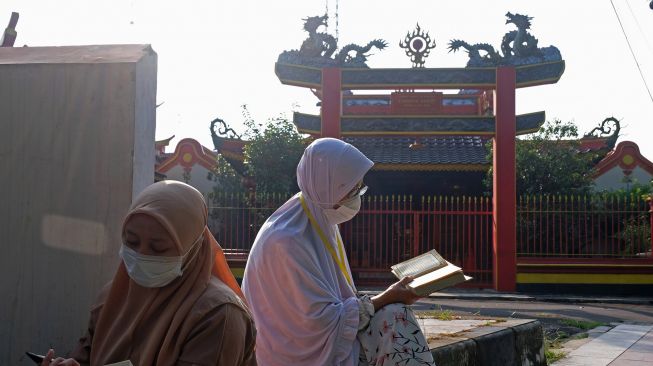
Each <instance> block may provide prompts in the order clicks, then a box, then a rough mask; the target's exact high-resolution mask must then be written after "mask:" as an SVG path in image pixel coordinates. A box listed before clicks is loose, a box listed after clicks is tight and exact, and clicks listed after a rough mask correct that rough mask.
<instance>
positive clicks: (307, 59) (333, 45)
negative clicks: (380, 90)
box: [278, 15, 388, 68]
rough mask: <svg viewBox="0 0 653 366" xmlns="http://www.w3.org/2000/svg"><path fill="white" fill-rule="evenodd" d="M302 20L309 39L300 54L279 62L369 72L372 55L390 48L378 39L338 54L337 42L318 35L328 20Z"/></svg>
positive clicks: (285, 56) (283, 55) (290, 53)
mask: <svg viewBox="0 0 653 366" xmlns="http://www.w3.org/2000/svg"><path fill="white" fill-rule="evenodd" d="M303 20H304V30H305V31H306V32H308V38H306V39H305V40H304V42H302V45H301V47H300V48H299V50H290V51H284V52H282V53H281V54H280V55H279V59H278V61H279V62H281V63H289V64H298V65H306V66H316V67H358V68H366V67H367V64H366V62H367V57H368V56H369V52H370V51H371V50H372V49H373V48H377V49H379V50H382V49H384V48H386V47H387V45H388V44H387V43H386V42H385V41H384V40H382V39H375V40H372V41H370V42H368V43H367V44H366V45H365V46H360V45H357V44H353V43H352V44H348V45H346V46H344V47H342V48H341V49H340V51H339V52H338V53H335V52H336V50H337V48H338V44H337V40H336V39H335V38H334V37H333V36H332V35H330V34H328V33H326V32H319V31H318V29H319V28H320V27H326V25H327V20H328V16H327V15H322V16H313V17H308V18H304V19H303Z"/></svg>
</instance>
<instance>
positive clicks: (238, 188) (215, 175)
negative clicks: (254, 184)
mask: <svg viewBox="0 0 653 366" xmlns="http://www.w3.org/2000/svg"><path fill="white" fill-rule="evenodd" d="M207 178H208V179H209V180H212V181H214V182H215V183H216V184H215V187H214V188H213V191H214V195H215V194H217V192H218V191H219V192H232V193H240V192H244V191H245V188H244V187H243V184H242V180H243V178H242V177H241V176H240V174H238V172H236V170H234V168H233V167H232V166H231V165H230V164H229V162H228V161H227V160H226V159H225V158H224V157H223V156H222V155H218V160H217V164H216V167H215V169H214V170H213V171H212V172H210V173H209V175H208V177H207Z"/></svg>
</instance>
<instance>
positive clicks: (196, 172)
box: [165, 164, 216, 197]
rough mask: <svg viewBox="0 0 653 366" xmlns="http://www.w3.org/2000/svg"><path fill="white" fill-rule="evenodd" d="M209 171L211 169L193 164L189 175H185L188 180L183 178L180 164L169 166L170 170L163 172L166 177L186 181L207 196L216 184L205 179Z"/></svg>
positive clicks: (182, 169)
mask: <svg viewBox="0 0 653 366" xmlns="http://www.w3.org/2000/svg"><path fill="white" fill-rule="evenodd" d="M210 172H211V171H210V170H208V169H206V168H205V167H203V166H201V165H199V164H195V165H193V168H192V169H191V170H190V174H189V176H188V175H186V177H189V178H190V179H189V180H188V181H186V180H185V179H184V177H185V175H184V168H183V167H182V166H180V165H176V166H174V167H172V168H170V170H168V171H167V172H166V173H165V174H166V179H172V180H178V181H180V182H185V183H188V184H190V185H191V186H193V187H195V188H197V190H198V191H200V192H202V194H203V195H204V197H208V194H209V193H213V188H214V187H215V185H216V183H215V182H214V181H213V180H210V179H207V177H208V175H209V173H210Z"/></svg>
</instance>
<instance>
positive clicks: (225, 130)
mask: <svg viewBox="0 0 653 366" xmlns="http://www.w3.org/2000/svg"><path fill="white" fill-rule="evenodd" d="M216 124H220V125H221V126H222V127H218V130H217V132H216V129H215V125H216ZM211 136H213V137H214V139H215V138H217V137H218V136H224V137H225V138H228V139H239V140H240V135H239V134H237V133H236V131H234V129H233V128H231V127H229V126H228V125H227V122H225V121H223V120H222V119H220V118H216V119H214V120H213V121H211Z"/></svg>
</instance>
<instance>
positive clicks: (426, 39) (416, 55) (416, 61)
mask: <svg viewBox="0 0 653 366" xmlns="http://www.w3.org/2000/svg"><path fill="white" fill-rule="evenodd" d="M399 47H401V48H403V49H404V50H405V51H406V56H408V57H410V61H411V62H412V63H413V67H414V68H420V67H424V61H425V59H426V58H427V57H428V56H429V52H431V50H432V49H434V48H435V41H433V42H432V41H431V37H430V36H429V33H428V32H426V33H424V31H423V30H422V29H421V28H420V26H419V23H417V27H415V30H414V31H413V33H412V34H411V33H408V32H406V38H404V40H403V41H399Z"/></svg>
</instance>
